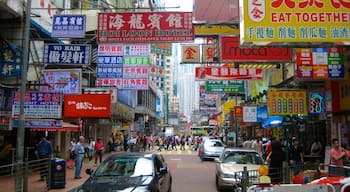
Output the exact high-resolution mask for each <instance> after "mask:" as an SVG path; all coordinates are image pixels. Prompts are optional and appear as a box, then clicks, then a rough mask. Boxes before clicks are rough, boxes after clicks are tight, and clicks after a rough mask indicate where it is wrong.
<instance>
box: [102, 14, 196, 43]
mask: <svg viewBox="0 0 350 192" xmlns="http://www.w3.org/2000/svg"><path fill="white" fill-rule="evenodd" d="M97 41H98V42H106V43H115V42H118V43H120V42H132V43H135V42H143V43H144V42H179V41H194V27H193V24H192V12H128V13H99V14H98V28H97Z"/></svg>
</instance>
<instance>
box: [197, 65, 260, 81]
mask: <svg viewBox="0 0 350 192" xmlns="http://www.w3.org/2000/svg"><path fill="white" fill-rule="evenodd" d="M195 70H196V80H262V79H263V70H262V69H245V68H234V67H196V69H195Z"/></svg>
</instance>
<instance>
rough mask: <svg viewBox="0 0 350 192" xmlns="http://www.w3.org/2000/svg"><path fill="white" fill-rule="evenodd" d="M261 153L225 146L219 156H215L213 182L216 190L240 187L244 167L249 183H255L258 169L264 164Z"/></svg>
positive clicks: (257, 177)
mask: <svg viewBox="0 0 350 192" xmlns="http://www.w3.org/2000/svg"><path fill="white" fill-rule="evenodd" d="M264 164H265V163H264V160H263V158H262V157H261V155H260V154H259V153H258V152H256V151H254V150H250V149H241V148H226V149H225V150H224V151H223V153H222V155H221V156H220V157H219V158H215V167H216V176H215V183H216V187H217V190H218V191H221V190H223V189H231V190H232V189H234V190H237V191H239V189H241V178H242V175H243V174H242V173H243V170H244V167H246V168H247V171H248V180H249V183H257V182H258V179H259V173H258V169H259V167H260V166H261V165H264Z"/></svg>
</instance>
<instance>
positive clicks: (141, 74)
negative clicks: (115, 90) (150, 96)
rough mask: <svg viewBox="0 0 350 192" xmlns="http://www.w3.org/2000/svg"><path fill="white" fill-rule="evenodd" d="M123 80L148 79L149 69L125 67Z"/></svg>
mask: <svg viewBox="0 0 350 192" xmlns="http://www.w3.org/2000/svg"><path fill="white" fill-rule="evenodd" d="M123 78H124V79H125V78H128V79H130V78H135V79H148V78H149V67H124V68H123Z"/></svg>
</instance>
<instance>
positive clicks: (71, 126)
mask: <svg viewBox="0 0 350 192" xmlns="http://www.w3.org/2000/svg"><path fill="white" fill-rule="evenodd" d="M30 130H31V131H80V126H79V125H74V124H71V123H67V122H63V125H62V127H32V128H30Z"/></svg>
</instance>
